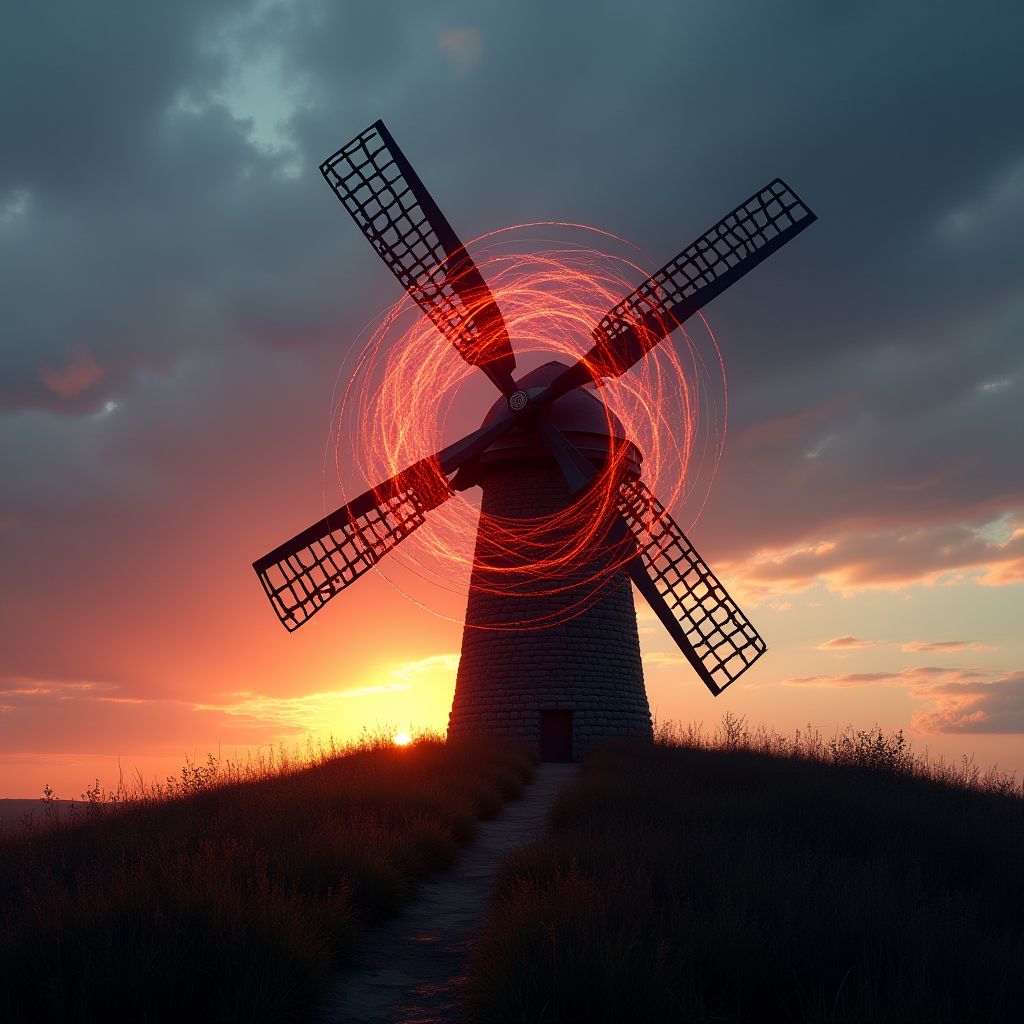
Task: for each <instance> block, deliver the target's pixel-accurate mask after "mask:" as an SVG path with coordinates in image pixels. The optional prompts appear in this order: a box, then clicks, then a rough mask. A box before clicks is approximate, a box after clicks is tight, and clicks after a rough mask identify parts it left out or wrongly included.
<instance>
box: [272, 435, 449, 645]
mask: <svg viewBox="0 0 1024 1024" xmlns="http://www.w3.org/2000/svg"><path fill="white" fill-rule="evenodd" d="M451 495H452V490H451V488H450V487H449V486H448V481H447V480H446V479H445V477H444V475H443V474H442V473H441V467H440V464H439V462H438V460H437V456H436V455H432V456H431V457H430V458H427V459H423V460H422V461H421V462H417V463H415V464H414V465H412V466H410V467H409V468H408V469H406V470H403V472H401V473H399V474H398V475H397V476H394V477H392V478H391V479H390V480H388V481H386V482H385V483H383V484H380V485H378V486H377V487H374V488H372V489H371V490H369V491H366V493H365V494H361V495H359V497H358V498H356V499H355V500H354V501H350V502H349V503H348V504H347V505H343V506H342V507H341V508H339V509H337V510H336V511H335V512H332V513H331V514H330V515H329V516H326V517H325V518H323V519H321V520H320V521H319V522H318V523H314V524H313V525H312V526H310V527H309V528H308V529H306V530H303V531H302V533H300V534H298V535H297V536H295V537H293V538H292V539H291V540H289V541H287V542H285V543H284V544H282V545H281V546H280V547H277V548H275V549H274V550H273V551H271V552H270V553H269V554H266V555H264V556H263V557H262V558H260V559H259V560H257V561H255V562H253V564H252V567H253V568H254V569H255V570H256V573H257V575H258V576H259V578H260V582H261V583H262V584H263V589H264V590H265V591H266V593H267V597H269V598H270V603H271V604H272V605H273V606H274V611H275V612H277V617H278V618H279V619H280V620H281V622H282V623H284V627H285V629H287V630H288V631H289V632H292V631H293V630H296V629H298V628H299V626H301V625H302V624H303V623H304V622H307V621H308V620H309V619H310V617H311V616H312V615H314V614H316V612H318V611H319V610H320V609H321V608H322V607H323V606H324V605H325V604H326V603H327V602H328V601H329V600H330V599H331V598H332V597H334V596H335V595H336V594H339V593H341V591H342V590H344V589H345V588H346V587H347V586H349V585H350V584H352V583H354V582H355V581H356V580H357V579H359V577H360V576H362V575H363V573H365V572H368V571H369V570H370V569H372V568H373V567H374V565H376V564H377V562H379V561H380V560H381V558H383V557H384V555H385V554H386V553H387V552H388V551H390V550H391V549H392V548H393V547H395V546H396V545H397V544H400V543H401V542H402V541H403V540H405V538H406V537H408V536H409V534H410V533H412V532H413V531H414V530H417V529H419V527H421V526H422V525H423V523H424V516H425V515H426V513H427V512H429V511H430V510H431V509H433V508H437V506H438V505H440V504H442V503H443V502H445V501H447V500H448V498H450V497H451Z"/></svg>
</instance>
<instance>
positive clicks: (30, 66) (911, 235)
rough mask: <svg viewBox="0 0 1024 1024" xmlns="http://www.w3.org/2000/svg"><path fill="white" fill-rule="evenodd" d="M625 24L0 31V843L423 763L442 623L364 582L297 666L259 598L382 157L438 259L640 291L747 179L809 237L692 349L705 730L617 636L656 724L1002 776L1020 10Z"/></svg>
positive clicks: (166, 11) (1015, 558) (135, 15)
mask: <svg viewBox="0 0 1024 1024" xmlns="http://www.w3.org/2000/svg"><path fill="white" fill-rule="evenodd" d="M637 17H638V15H637V14H636V13H635V11H633V10H632V9H630V8H629V7H628V6H627V5H621V4H617V3H611V2H609V3H606V4H597V5H595V4H592V3H591V4H587V5H585V6H584V5H582V4H565V5H556V6H552V5H550V4H542V3H539V2H536V3H533V2H526V3H517V4H514V5H513V4H506V5H488V6H487V7H484V8H482V7H481V6H480V5H478V4H469V3H442V4H439V5H433V6H431V8H430V9H429V10H425V9H423V8H422V5H413V4H405V3H399V4H395V5H389V6H388V8H387V9H386V10H384V9H380V8H379V6H378V5H370V6H367V5H358V4H351V3H340V4H333V3H331V4H328V3H326V2H325V3H319V2H310V3H302V4H300V3H292V2H286V0H255V2H254V0H244V2H243V0H238V2H228V3H224V4H219V5H215V6H211V5H208V4H205V3H202V2H199V0H193V2H181V3H178V4H174V5H164V7H163V8H158V7H151V6H141V7H140V6H139V5H136V4H130V3H110V4H105V5H102V6H96V7H89V8H86V7H83V5H81V4H76V3H71V2H67V3H57V4H54V5H46V6H45V8H44V7H43V6H41V5H20V6H16V5H8V6H7V7H5V8H4V10H3V11H2V12H0V46H2V47H3V48H4V49H3V53H4V57H3V60H2V61H0V128H2V131H3V137H4V140H5V145H4V150H3V153H2V154H0V268H2V272H0V481H2V486H0V797H24V796H32V795H37V794H38V793H40V792H41V791H42V787H43V785H44V784H45V783H50V784H51V785H52V786H54V788H55V789H56V790H57V792H58V793H59V794H60V795H62V796H65V797H70V796H77V795H78V794H79V793H80V792H82V790H84V788H85V786H86V785H87V784H88V783H90V782H91V780H92V779H93V778H95V777H99V778H100V780H101V783H102V784H103V785H106V786H110V785H112V784H113V783H114V782H115V781H116V779H117V772H118V756H119V755H120V763H121V768H122V769H123V770H124V772H125V775H126V776H130V775H131V773H132V770H133V769H136V768H137V769H138V771H139V772H140V774H141V775H142V776H143V777H145V778H149V777H152V776H153V775H156V776H158V777H162V776H163V775H164V774H167V773H168V772H169V771H172V770H174V769H176V768H177V767H178V766H180V764H181V761H182V758H183V756H184V755H185V754H186V753H187V754H188V756H190V757H191V756H198V757H200V758H201V757H202V756H204V754H205V752H206V751H208V750H214V751H215V750H216V749H217V748H218V745H219V747H220V749H221V750H222V751H223V752H231V751H234V750H238V751H244V750H245V748H247V747H249V748H251V747H252V746H254V745H258V744H266V743H274V742H279V741H281V740H285V741H286V742H301V741H303V740H304V739H305V738H306V737H307V736H313V737H325V736H328V735H334V736H335V737H338V738H346V737H349V736H352V735H354V734H355V733H357V732H358V731H359V730H361V729H362V728H363V726H364V725H365V726H368V727H373V726H374V725H375V724H376V723H387V724H388V727H389V728H393V730H394V732H396V733H397V732H408V731H410V727H411V728H412V729H415V728H416V727H418V726H419V727H423V726H429V727H434V728H441V727H443V725H444V722H445V719H446V715H447V711H448V707H449V705H450V700H451V694H452V690H453V687H454V679H455V670H456V667H457V658H458V651H459V645H460V638H461V628H460V626H459V625H458V622H457V621H451V620H450V619H449V618H443V617H438V616H436V615H432V614H430V613H429V612H427V611H425V610H423V609H422V608H419V607H417V606H416V605H414V604H412V603H410V602H408V601H406V600H405V599H404V598H402V596H401V595H400V594H398V593H397V592H396V591H395V589H394V588H393V587H392V586H391V584H390V583H389V582H388V581H387V580H386V579H384V578H382V577H380V576H379V575H376V574H370V575H368V576H367V577H366V578H364V579H363V580H362V581H360V583H359V584H358V586H357V587H355V588H353V589H352V590H351V591H350V592H348V593H346V594H343V595H342V596H340V597H338V598H337V599H335V600H334V601H333V602H331V604H330V605H329V606H328V607H327V608H326V609H324V611H323V612H322V613H320V614H319V615H317V616H316V617H315V619H314V620H313V621H312V622H311V623H310V624H309V625H308V626H306V627H303V628H302V629H301V630H299V631H298V632H297V633H296V634H294V635H288V634H287V633H286V632H285V630H284V629H283V628H282V627H281V626H280V624H279V623H278V622H277V620H276V618H275V617H274V615H273V613H272V611H271V609H270V607H269V605H268V604H267V601H266V598H265V597H264V595H263V593H262V591H261V589H260V587H259V584H258V581H257V580H256V577H255V575H254V574H253V572H252V570H251V567H250V563H251V562H252V560H253V559H254V558H255V557H257V556H259V555H261V554H263V553H264V552H265V551H267V550H269V549H270V548H271V547H273V546H275V545H276V544H278V543H280V542H281V541H282V540H284V539H286V538H287V537H289V536H291V535H292V534H294V533H295V532H296V531H297V530H299V529H301V528H303V527H305V526H306V525H308V524H309V523H311V522H313V521H314V520H315V519H317V518H318V517H319V516H320V515H322V514H323V512H324V510H325V505H327V506H329V507H333V506H332V505H331V501H332V498H333V496H334V489H335V488H336V487H337V481H336V479H335V476H334V475H333V474H334V471H333V458H334V453H333V450H332V437H333V423H332V416H333V412H334V406H333V404H332V403H333V400H334V397H335V391H334V389H335V385H336V381H337V379H338V375H339V372H340V371H341V370H342V368H343V367H344V366H345V365H346V360H347V359H348V358H349V357H350V355H351V354H352V352H354V351H356V350H357V349H358V347H359V346H360V345H361V344H362V342H363V341H365V338H366V336H367V334H366V332H369V331H372V330H373V329H374V327H376V325H377V324H378V323H379V318H380V316H381V315H382V313H383V311H384V310H386V309H387V308H389V307H390V306H391V304H392V303H393V302H395V300H396V299H397V298H398V297H399V295H398V288H397V285H396V284H395V282H394V280H393V278H392V277H391V275H390V274H389V273H388V271H387V270H386V269H385V268H384V266H383V265H382V264H381V263H380V261H379V259H378V258H377V257H376V256H375V255H374V253H373V252H372V250H371V249H370V247H369V246H368V245H367V244H366V242H365V240H364V239H363V238H362V236H361V235H360V234H359V232H358V231H357V230H356V229H355V227H354V225H353V224H352V223H351V221H350V220H349V219H348V217H347V215H346V214H345V213H344V211H343V209H342V208H341V206H340V204H338V202H337V200H336V199H335V198H334V196H333V195H331V193H330V190H329V189H328V188H327V186H326V185H325V184H324V182H323V180H322V179H321V177H320V175H319V173H318V171H317V166H318V164H319V163H320V161H321V160H322V159H324V157H326V156H327V155H329V154H330V153H332V152H333V151H334V150H335V149H337V147H338V146H339V145H341V144H342V143H344V142H346V141H347V140H348V139H350V138H351V137H352V136H354V135H355V134H356V133H357V132H358V131H360V130H361V129H363V128H364V127H366V126H367V125H368V124H370V123H371V122H373V121H374V120H376V119H377V118H378V117H382V118H383V119H384V120H385V121H386V122H387V124H388V126H389V128H390V129H391V131H392V133H393V134H394V135H395V137H396V139H397V140H398V141H399V143H400V145H402V147H403V148H404V150H405V151H406V153H407V155H408V156H409V157H410V158H411V159H412V162H413V164H414V165H415V166H416V168H417V170H418V171H419V173H420V175H421V177H422V178H423V179H424V181H425V182H426V183H427V185H428V187H429V188H430V189H431V191H432V192H433V194H434V196H435V198H436V199H437V201H438V202H439V204H440V205H441V207H442V209H443V210H444V211H445V212H446V214H447V216H448V218H449V219H450V220H451V221H452V224H453V226H454V227H455V229H456V230H457V231H458V232H459V233H460V234H461V235H462V236H463V237H464V238H472V237H476V236H479V235H483V234H485V233H487V232H491V231H494V230H496V229H499V228H502V227H505V226H507V225H510V224H522V223H527V222H534V221H541V220H558V221H567V222H574V223H582V224H590V225H594V226H595V227H597V228H600V229H602V230H606V231H609V232H612V233H613V234H616V235H619V236H622V237H623V238H626V239H628V240H629V241H630V242H631V243H634V244H636V245H637V246H639V247H640V248H641V249H642V250H643V251H644V252H645V253H646V254H648V256H649V258H650V260H651V261H652V262H653V264H654V265H656V266H657V265H660V264H661V263H663V262H664V261H665V260H667V259H668V258H670V257H671V256H673V255H674V254H675V253H676V252H678V251H679V249H680V248H682V246H683V245H685V244H687V243H688V242H689V241H690V240H691V239H693V238H694V237H696V236H697V235H699V234H700V233H701V232H703V231H704V230H705V229H706V228H708V227H709V226H710V225H711V224H713V223H714V222H715V221H717V220H718V218H719V217H721V216H722V215H723V214H724V213H725V212H726V211H727V210H729V209H731V208H732V207H733V206H734V205H735V204H736V203H737V202H739V201H740V200H742V199H743V198H745V197H746V196H748V195H750V194H751V192H753V191H754V189H755V188H757V187H759V186H760V185H762V184H764V182H766V181H768V180H770V179H771V178H773V177H774V176H776V175H781V176H782V177H783V178H784V179H785V180H786V181H787V182H789V183H790V184H791V185H792V186H793V187H794V188H795V189H796V191H797V192H798V193H799V194H800V195H801V196H803V197H805V198H806V200H807V202H808V203H809V204H810V205H811V206H812V207H813V208H814V210H815V212H816V213H817V214H818V215H819V218H820V220H819V222H818V223H817V224H815V225H814V226H813V227H812V228H811V229H809V230H808V231H807V232H805V233H804V234H803V235H802V236H800V238H798V239H797V240H796V241H794V242H793V243H792V244H791V245H789V246H787V247H786V248H785V249H784V250H783V251H782V252H780V253H779V254H777V255H775V256H773V257H772V259H771V260H769V261H767V262H766V263H765V264H764V265H763V266H761V267H759V268H758V269H757V270H755V271H754V272H753V273H752V274H750V275H749V276H748V277H747V278H745V279H744V280H743V281H742V282H740V283H739V284H738V285H737V286H736V287H734V288H733V289H731V290H730V291H729V292H728V293H727V294H726V295H724V296H722V297H721V298H720V299H718V300H716V301H715V302H714V303H713V304H712V305H710V306H709V307H708V308H707V310H706V311H705V312H706V314H707V316H708V320H709V323H710V324H711V327H712V328H713V330H714V333H715V337H716V338H717V340H718V343H719V346H720V349H721V352H722V356H723V359H724V361H725V370H726V375H727V379H728V386H729V391H728V397H729V414H728V431H727V434H726V437H725V442H724V448H723V456H722V462H721V466H720V468H719V472H718V475H717V478H716V479H715V482H714V486H713V487H712V489H711V492H710V497H709V500H708V503H707V505H706V507H705V508H704V510H703V512H702V514H701V516H700V518H699V519H698V521H697V523H696V525H695V527H694V528H693V529H692V531H691V534H692V539H693V541H694V543H695V544H696V546H697V548H698V550H700V552H701V553H702V555H704V557H706V558H707V559H708V561H709V562H710V564H711V565H712V566H713V567H714V568H715V570H716V571H717V572H719V574H720V575H721V576H722V577H723V578H724V579H725V580H726V582H727V584H728V585H729V586H730V588H731V589H732V591H733V593H734V595H735V596H736V597H737V598H738V599H739V600H740V601H741V603H742V605H743V607H744V609H745V610H746V611H747V612H748V614H749V615H750V616H751V618H752V619H753V620H754V621H755V623H756V625H757V626H758V628H759V629H760V631H761V632H762V634H763V635H764V636H765V638H766V640H767V641H768V644H769V653H768V655H766V656H765V657H764V658H762V659H761V661H760V662H759V663H758V664H757V665H756V666H755V667H754V668H753V669H752V670H751V671H750V672H749V673H748V674H747V675H746V676H744V677H743V678H742V679H741V681H740V682H738V683H737V684H736V685H735V686H734V687H732V688H731V689H730V690H729V691H727V693H726V694H724V695H723V696H722V697H720V698H718V699H717V700H714V699H713V698H711V697H710V696H709V695H708V693H707V692H706V690H705V689H704V687H703V686H702V685H701V684H700V683H699V682H698V681H697V680H696V679H695V678H694V677H693V676H692V674H691V673H690V672H689V671H688V670H687V668H686V666H685V665H681V664H680V655H679V654H678V652H677V651H675V649H674V648H673V645H672V644H671V641H670V640H669V639H668V637H667V636H666V635H665V634H664V633H663V632H662V631H661V630H660V627H659V626H658V625H657V623H656V622H655V621H653V618H652V616H651V615H650V613H649V612H648V610H647V609H646V607H645V605H644V604H643V601H642V599H640V598H638V599H637V609H638V618H639V625H640V629H641V644H642V648H643V652H644V664H645V673H646V678H647V686H648V693H649V696H650V701H651V706H652V710H655V711H656V712H657V715H658V717H659V718H661V719H666V718H680V719H683V720H685V721H691V720H697V721H703V722H704V723H705V724H706V725H707V726H709V727H713V725H714V724H715V723H716V722H717V721H718V720H719V719H720V717H721V715H722V713H723V711H725V710H727V709H728V710H731V711H733V712H735V713H737V714H745V715H746V716H747V718H748V720H749V721H751V722H752V723H758V722H763V723H766V724H767V725H770V726H773V727H775V728H777V729H779V730H780V731H784V732H791V731H792V730H793V729H796V728H805V727H806V726H807V725H808V724H810V725H811V726H812V727H813V728H818V729H821V730H822V731H824V732H827V733H831V732H833V731H834V730H835V729H836V728H843V727H845V726H846V725H847V724H852V725H854V726H855V727H858V728H868V727H870V726H872V725H873V724H875V723H877V724H879V725H880V726H882V727H883V728H885V729H899V728H902V729H904V730H905V731H906V732H907V733H908V735H910V737H911V739H912V742H913V744H914V747H915V749H923V748H924V747H925V746H927V747H928V748H929V749H930V750H932V751H935V752H940V753H943V754H945V755H946V756H954V757H958V756H960V755H961V754H967V755H973V756H974V757H975V760H976V761H977V762H979V763H981V764H984V765H987V764H990V763H993V762H996V761H998V762H999V763H1000V765H1002V766H1004V767H1008V768H1012V769H1016V771H1017V774H1018V778H1020V777H1021V776H1022V775H1024V631H1022V628H1021V625H1022V623H1024V458H1022V457H1021V438H1022V437H1024V401H1022V399H1021V388H1022V387H1024V347H1022V345H1021V338H1022V337H1024V287H1022V281H1024V275H1022V273H1021V269H1022V263H1024V252H1022V248H1024V247H1022V245H1021V238H1022V237H1024V232H1022V227H1024V125H1022V121H1021V118H1020V116H1019V54H1020V52H1021V49H1022V47H1021V44H1022V43H1024V13H1022V11H1021V9H1020V5H1019V4H1015V3H1009V2H1007V3H992V4H987V5H984V7H983V8H968V7H965V6H964V5H960V4H955V3H952V2H949V3H932V2H929V3H924V2H915V3H909V4H905V5H898V6H896V7H891V6H882V5H866V6H865V5H859V6H857V7H856V8H852V7H851V8H841V7H822V6H821V5H819V4H814V3H811V2H809V0H807V2H800V3H795V2H793V3H789V2H782V3H778V4H773V5H763V4H759V3H756V2H754V0H744V2H738V0H737V2H732V0H725V2H722V3H719V4H714V5H708V4H697V3H667V2H666V3H655V4H653V5H647V7H645V9H644V25H643V26H640V25H638V24H636V19H637ZM653 26H657V28H656V30H655V29H654V28H653ZM609 54H615V59H614V60H610V59H607V58H608V55H609ZM595 55H597V56H599V57H600V59H595ZM723 62H727V66H723ZM638 282H639V278H637V281H635V282H634V283H638ZM438 344H439V345H443V344H444V342H442V341H441V340H440V339H439V340H438ZM484 384H485V387H484V388H483V389H482V390H481V391H480V393H479V396H478V399H474V401H479V402H481V403H483V406H484V407H486V404H488V403H489V401H490V400H491V398H490V397H489V396H488V394H487V392H486V382H484ZM479 411H480V410H477V409H476V408H475V407H474V408H469V407H467V409H466V411H465V415H466V416H467V417H468V416H470V415H478V413H479ZM342 454H343V453H342ZM424 454H426V453H424ZM675 511H678V510H677V509H676V510H675ZM461 605H464V596H461V595H459V594H445V595H443V596H442V597H439V599H438V609H439V610H441V611H443V612H444V613H445V614H446V615H450V616H451V619H453V620H457V619H458V618H459V617H460V616H461V613H462V607H461Z"/></svg>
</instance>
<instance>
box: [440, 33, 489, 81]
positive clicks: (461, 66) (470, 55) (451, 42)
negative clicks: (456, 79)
mask: <svg viewBox="0 0 1024 1024" xmlns="http://www.w3.org/2000/svg"><path fill="white" fill-rule="evenodd" d="M437 48H438V49H439V50H440V51H441V52H442V53H443V54H444V55H445V56H446V57H447V58H448V59H449V60H450V61H451V62H452V64H453V65H454V67H455V70H456V71H457V72H458V73H459V74H460V75H464V74H466V72H468V71H469V70H470V69H471V68H472V67H473V66H474V65H475V64H477V63H478V62H479V61H480V58H481V57H482V56H483V53H484V41H483V37H482V36H481V35H480V30H479V29H476V28H446V29H442V30H441V32H440V33H439V34H438V37H437Z"/></svg>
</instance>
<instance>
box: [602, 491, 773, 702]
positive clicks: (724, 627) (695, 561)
mask: <svg viewBox="0 0 1024 1024" xmlns="http://www.w3.org/2000/svg"><path fill="white" fill-rule="evenodd" d="M619 511H620V513H621V515H622V517H623V519H624V520H625V522H626V524H627V525H628V527H629V529H630V531H631V533H632V535H633V539H634V541H635V542H636V545H637V547H638V548H639V549H640V555H639V558H640V561H641V562H642V564H643V568H644V570H646V572H645V574H644V578H642V579H638V576H637V574H636V566H634V567H633V571H631V572H630V576H631V577H633V581H634V583H637V589H638V590H640V592H641V593H642V594H643V595H644V597H645V598H647V601H648V603H649V604H650V605H651V608H652V610H653V611H654V612H655V613H656V614H657V615H658V617H659V618H660V619H661V621H662V622H663V623H664V625H665V626H666V628H667V629H668V630H669V633H670V634H671V635H672V637H673V639H674V640H675V641H676V643H677V644H678V645H679V647H680V649H681V650H682V652H683V654H685V655H686V657H687V659H688V660H689V661H690V664H691V665H693V667H694V669H696V671H697V674H698V675H699V676H700V677H701V679H702V680H703V682H704V684H705V685H706V686H707V687H708V689H709V690H710V691H711V692H712V693H713V694H714V695H715V696H716V697H717V696H718V694H720V693H721V692H722V691H723V690H724V689H725V688H726V687H727V686H729V685H730V683H733V682H735V680H736V679H737V678H739V676H741V675H742V674H743V673H744V672H746V670H747V669H748V668H750V666H751V665H752V664H753V663H754V662H755V661H757V659H758V658H760V657H761V655H762V654H764V652H765V650H766V649H767V647H766V645H765V642H764V640H762V639H761V637H760V635H759V634H758V632H757V630H756V629H754V627H753V626H752V625H751V624H750V621H749V620H748V619H747V617H746V616H745V615H744V614H743V612H741V611H740V609H739V608H738V607H737V606H736V603H735V602H734V601H733V599H732V598H731V597H730V596H729V594H728V593H727V592H726V590H725V587H723V586H722V584H721V583H720V582H719V581H718V579H717V578H716V576H715V574H714V573H713V572H712V571H711V570H710V569H709V568H708V567H707V565H706V564H705V562H704V560H703V559H702V558H701V557H700V555H698V554H697V552H696V551H695V550H694V548H693V545H692V544H691V543H690V542H689V541H688V540H687V539H686V535H685V534H684V533H683V531H682V530H681V529H679V527H678V526H677V525H676V523H675V522H674V521H673V519H672V517H671V516H670V515H669V514H668V511H667V510H666V509H665V506H664V505H662V504H661V502H660V501H658V499H657V498H656V497H655V496H654V495H653V494H652V493H651V492H650V490H649V489H648V488H647V486H646V485H645V484H644V483H643V482H642V481H640V480H625V481H623V482H622V484H620V486H619ZM629 568H630V567H629V566H627V570H628V569H629Z"/></svg>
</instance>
